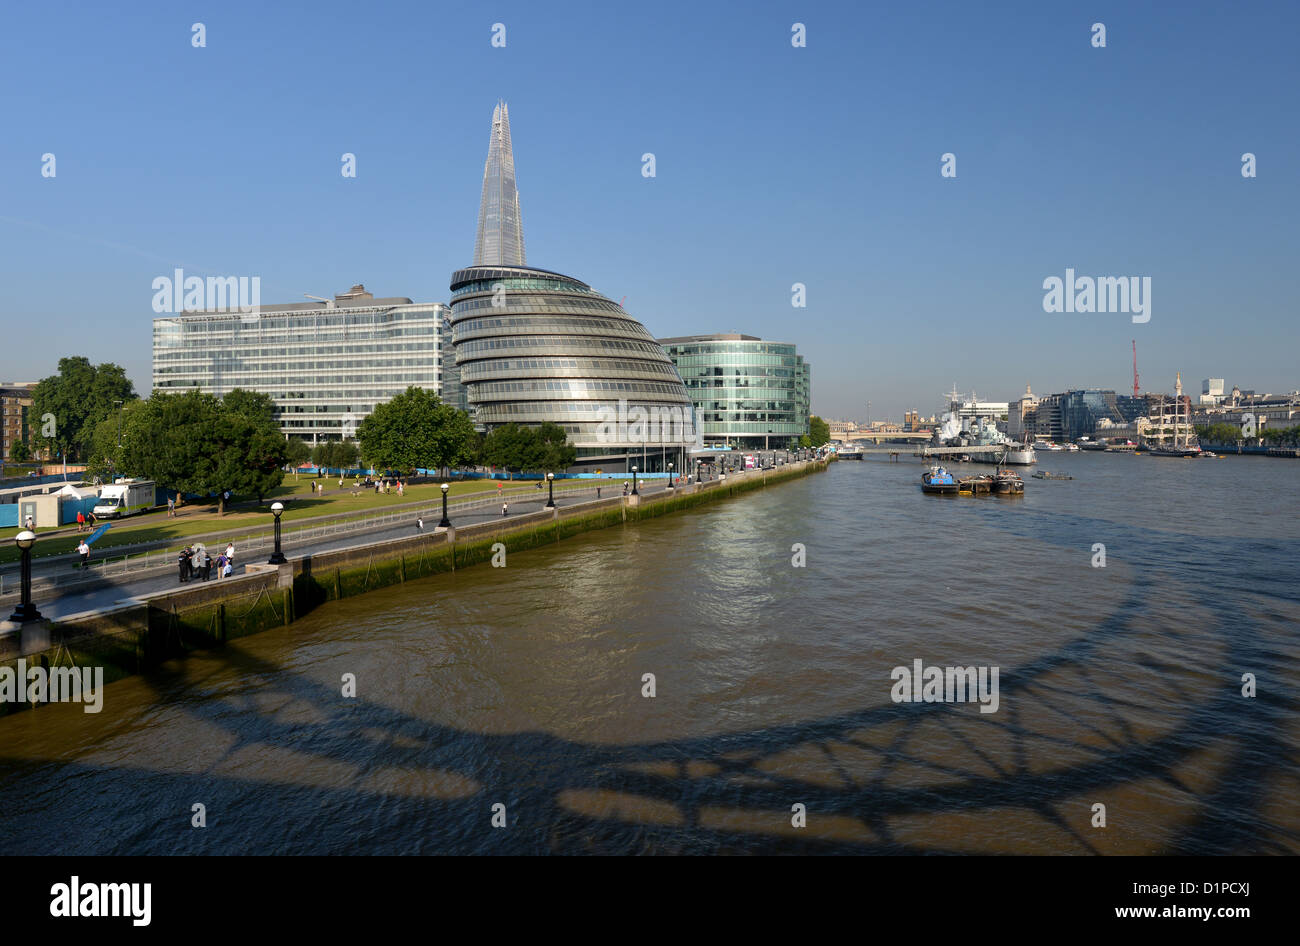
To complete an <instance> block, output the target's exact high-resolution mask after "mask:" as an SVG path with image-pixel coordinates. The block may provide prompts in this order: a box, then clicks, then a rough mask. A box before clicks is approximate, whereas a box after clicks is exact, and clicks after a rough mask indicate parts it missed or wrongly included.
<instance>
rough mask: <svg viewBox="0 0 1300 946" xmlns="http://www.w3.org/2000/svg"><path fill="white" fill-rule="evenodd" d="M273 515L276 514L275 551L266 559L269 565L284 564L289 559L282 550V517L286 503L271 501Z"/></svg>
mask: <svg viewBox="0 0 1300 946" xmlns="http://www.w3.org/2000/svg"><path fill="white" fill-rule="evenodd" d="M271 515H273V516H275V551H274V552H272V553H271V557H270V558H268V559H267V560H266V564H268V565H283V564H284V563H285V562H287V561H288V559H287V558H285V557H284V553H283V552H281V551H280V517H281V516H282V515H284V503H281V502H274V503H271Z"/></svg>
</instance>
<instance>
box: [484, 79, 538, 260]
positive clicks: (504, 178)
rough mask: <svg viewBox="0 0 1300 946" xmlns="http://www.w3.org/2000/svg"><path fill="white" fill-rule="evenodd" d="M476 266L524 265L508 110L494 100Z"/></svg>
mask: <svg viewBox="0 0 1300 946" xmlns="http://www.w3.org/2000/svg"><path fill="white" fill-rule="evenodd" d="M474 265H475V266H524V265H526V263H525V261H524V224H523V220H522V219H521V218H520V216H519V190H518V189H517V188H516V187H515V153H514V151H513V150H512V149H511V147H510V113H509V111H508V110H507V109H506V103H505V102H502V101H498V102H497V107H496V109H495V110H494V111H493V112H492V139H491V141H489V142H488V156H487V163H486V164H484V165H483V198H482V200H481V201H480V203H479V209H478V236H477V238H476V239H475V240H474Z"/></svg>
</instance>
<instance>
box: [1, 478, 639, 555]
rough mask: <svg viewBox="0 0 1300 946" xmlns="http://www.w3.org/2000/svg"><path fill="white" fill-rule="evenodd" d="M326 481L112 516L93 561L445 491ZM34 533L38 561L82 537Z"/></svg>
mask: <svg viewBox="0 0 1300 946" xmlns="http://www.w3.org/2000/svg"><path fill="white" fill-rule="evenodd" d="M322 482H324V483H325V484H326V489H333V490H334V492H332V493H326V494H324V495H313V494H312V492H311V486H310V483H311V479H310V478H309V477H304V476H300V477H298V481H297V482H296V483H295V482H294V478H293V476H292V475H290V476H289V477H288V478H287V479H286V481H285V482H284V483H283V484H282V485H281V486H279V487H278V488H277V489H275V490H274V491H273V492H272V493H271V495H270V496H268V497H267V499H266V501H265V502H264V503H263V505H262V506H261V507H260V508H259V507H257V506H256V503H246V502H243V501H236V502H235V503H234V505H233V507H232V509H231V511H229V512H227V513H226V514H225V515H224V516H218V515H217V507H216V505H215V504H206V505H198V504H194V503H187V504H186V505H184V506H181V507H180V508H179V509H178V510H177V515H176V518H174V519H168V518H167V510H166V509H162V510H159V511H157V512H150V513H146V514H144V515H139V516H131V517H130V518H128V519H123V520H114V521H113V523H112V528H111V529H109V530H108V532H106V533H105V534H104V535H102V536H100V538H99V539H98V540H97V541H96V542H95V544H94V545H92V546H91V550H92V556H91V557H92V559H97V558H102V557H103V553H104V551H105V550H107V549H112V548H116V547H119V546H124V545H133V544H135V543H137V542H158V541H163V540H172V539H174V540H176V547H177V548H179V547H180V546H181V545H183V544H184V540H185V539H188V538H190V537H193V536H209V537H214V538H215V537H219V536H221V535H223V534H224V533H225V532H226V531H228V530H230V531H234V530H241V529H243V530H247V529H259V528H260V529H269V528H270V527H271V522H272V519H271V515H270V504H271V503H272V502H274V501H276V500H279V501H280V502H282V503H284V504H285V518H284V520H283V521H284V526H285V528H286V529H292V528H293V525H294V521H295V520H302V519H308V518H312V517H315V516H334V515H343V516H345V517H346V518H363V517H365V516H367V515H373V514H375V513H381V512H385V511H387V510H389V509H391V508H393V507H394V506H399V505H404V504H406V503H416V502H424V503H429V504H435V503H440V502H441V496H442V489H441V487H440V486H439V484H437V483H417V484H414V485H411V486H408V487H406V488H405V495H403V496H398V495H397V491H396V490H394V491H393V492H391V493H380V494H378V495H376V493H375V491H374V489H369V490H366V489H363V490H361V491H360V493H359V495H357V496H353V495H352V487H351V486H347V485H345V486H344V489H343V490H342V491H340V490H339V488H338V478H337V477H336V478H334V479H332V480H323V481H322ZM345 482H347V481H345ZM620 484H621V481H620ZM502 485H503V486H504V487H505V489H520V488H534V486H535V483H534V482H530V481H528V480H517V481H515V482H514V483H509V482H506V483H503V484H502ZM593 485H595V483H594V482H593V481H590V480H558V481H556V483H555V491H556V492H557V493H561V492H563V491H564V490H566V489H579V488H582V487H584V486H593ZM496 492H497V489H496V482H493V481H491V480H464V481H461V482H453V483H452V484H451V489H450V490H449V491H448V497H449V498H451V499H455V498H457V497H464V496H466V495H467V494H473V493H477V494H479V495H481V496H488V495H495V494H496ZM536 492H538V493H539V494H540V495H545V490H536ZM349 514H350V515H349ZM19 531H21V530H19V529H16V528H12V527H11V528H7V529H0V562H14V561H17V560H18V549H17V547H15V545H14V544H13V542H12V541H5V540H11V539H12V538H13V537H14V536H15V535H17V534H18V532H19ZM54 532H57V533H58V534H56V535H47V536H46V537H45V538H40V536H42V535H43V534H45V533H54ZM36 534H37V536H38V540H37V543H36V547H35V549H34V550H33V557H34V559H35V560H39V559H40V558H41V557H42V556H45V555H58V554H61V553H65V552H72V551H74V550H75V549H76V548H77V544H78V542H79V541H80V536H79V535H78V533H77V531H76V526H75V525H74V526H63V527H62V528H61V529H58V530H54V529H45V530H42V529H37V530H36Z"/></svg>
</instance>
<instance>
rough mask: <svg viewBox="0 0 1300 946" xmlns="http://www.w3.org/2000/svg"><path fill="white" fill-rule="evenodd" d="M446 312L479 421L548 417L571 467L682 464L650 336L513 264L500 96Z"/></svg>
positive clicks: (684, 439)
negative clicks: (571, 451)
mask: <svg viewBox="0 0 1300 946" xmlns="http://www.w3.org/2000/svg"><path fill="white" fill-rule="evenodd" d="M450 321H451V327H452V342H453V345H454V347H455V355H456V359H455V360H456V365H457V368H458V370H459V372H460V377H459V381H460V383H461V384H462V385H463V387H464V391H465V397H466V402H467V405H468V407H469V409H470V414H471V416H472V417H473V418H474V421H475V423H476V425H478V426H479V427H480V429H482V430H484V431H491V430H492V429H494V428H497V427H500V426H503V425H505V424H512V423H513V424H521V425H525V426H540V425H541V424H544V423H554V424H557V425H559V426H560V427H561V428H563V429H564V431H565V433H566V434H567V435H568V437H569V441H570V443H572V444H573V445H574V447H575V448H576V449H577V453H578V459H577V462H576V464H575V468H576V469H578V470H592V469H601V470H605V471H609V472H613V471H616V470H624V471H625V470H629V469H630V468H631V467H632V466H637V467H638V468H639V469H641V470H652V471H659V470H664V469H666V467H667V464H668V463H674V464H675V467H674V468H675V469H677V470H683V469H685V467H686V449H687V448H688V447H689V446H691V445H694V444H695V442H696V434H695V429H694V418H693V416H692V412H691V399H690V397H689V396H688V395H687V393H686V388H685V387H684V386H683V385H682V381H681V378H680V377H679V376H678V374H677V371H676V369H675V368H674V367H673V364H672V361H671V360H670V359H669V358H668V356H667V354H665V352H664V350H663V348H662V347H661V346H660V345H659V344H658V343H657V342H656V341H655V339H654V336H653V335H652V334H651V333H650V332H649V331H647V330H646V328H645V327H644V326H643V325H642V324H641V323H640V322H638V321H637V320H636V319H635V318H633V317H632V316H631V315H629V314H628V313H627V312H626V311H625V310H624V309H623V307H622V306H621V305H619V304H618V303H616V302H614V301H613V300H612V299H609V298H607V297H605V296H604V295H602V294H601V293H599V292H597V291H596V290H595V289H592V288H591V286H589V285H587V284H586V283H584V282H582V281H580V280H578V279H575V278H573V277H572V276H566V275H563V274H562V273H557V272H552V271H550V270H543V269H536V268H532V267H529V266H527V265H526V263H525V256H524V241H523V229H522V225H521V224H520V211H519V194H518V190H517V188H516V184H515V175H514V155H513V153H512V152H511V138H510V121H509V114H508V112H507V110H506V106H505V104H504V103H499V104H498V105H497V107H496V110H495V112H494V113H493V116H492V136H491V139H490V141H489V145H488V158H487V162H486V165H485V167H484V172H483V196H482V200H481V202H480V205H479V220H478V231H477V237H476V239H475V245H474V263H473V265H472V266H469V267H467V268H465V269H461V270H457V271H456V272H455V273H453V274H452V278H451V319H450Z"/></svg>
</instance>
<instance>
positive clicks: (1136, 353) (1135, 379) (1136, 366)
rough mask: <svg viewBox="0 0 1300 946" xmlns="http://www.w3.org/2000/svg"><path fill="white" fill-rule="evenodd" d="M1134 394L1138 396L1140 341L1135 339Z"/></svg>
mask: <svg viewBox="0 0 1300 946" xmlns="http://www.w3.org/2000/svg"><path fill="white" fill-rule="evenodd" d="M1133 396H1134V397H1137V396H1138V343H1137V339H1136V338H1135V339H1133Z"/></svg>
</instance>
